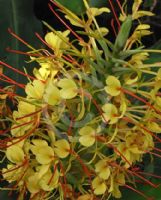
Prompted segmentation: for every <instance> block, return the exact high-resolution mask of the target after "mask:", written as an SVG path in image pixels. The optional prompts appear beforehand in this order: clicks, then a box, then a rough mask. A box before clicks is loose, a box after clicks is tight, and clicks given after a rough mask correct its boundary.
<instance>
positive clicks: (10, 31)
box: [8, 28, 35, 50]
mask: <svg viewBox="0 0 161 200" xmlns="http://www.w3.org/2000/svg"><path fill="white" fill-rule="evenodd" d="M8 32H9V33H10V34H11V35H12V36H13V37H15V38H16V39H17V40H19V41H20V42H21V43H23V44H24V45H26V46H27V47H29V48H30V49H32V50H35V49H34V48H33V47H32V46H31V45H29V44H28V43H27V42H25V41H24V40H23V39H22V38H20V37H19V36H18V35H16V34H15V33H14V32H13V31H12V30H11V29H10V28H8Z"/></svg>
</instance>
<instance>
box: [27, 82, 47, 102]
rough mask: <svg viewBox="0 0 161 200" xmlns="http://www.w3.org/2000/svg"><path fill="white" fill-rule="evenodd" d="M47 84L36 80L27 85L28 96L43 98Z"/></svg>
mask: <svg viewBox="0 0 161 200" xmlns="http://www.w3.org/2000/svg"><path fill="white" fill-rule="evenodd" d="M44 88H45V85H44V84H43V83H42V82H41V81H40V80H34V81H33V82H32V83H28V84H27V85H26V87H25V92H26V94H27V97H28V98H32V99H41V98H42V97H43V93H44Z"/></svg>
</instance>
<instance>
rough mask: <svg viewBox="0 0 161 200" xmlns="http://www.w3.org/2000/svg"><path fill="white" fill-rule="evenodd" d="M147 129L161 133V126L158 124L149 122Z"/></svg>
mask: <svg viewBox="0 0 161 200" xmlns="http://www.w3.org/2000/svg"><path fill="white" fill-rule="evenodd" d="M147 128H148V130H150V131H152V132H154V133H161V126H159V124H157V123H156V122H149V123H148V125H147Z"/></svg>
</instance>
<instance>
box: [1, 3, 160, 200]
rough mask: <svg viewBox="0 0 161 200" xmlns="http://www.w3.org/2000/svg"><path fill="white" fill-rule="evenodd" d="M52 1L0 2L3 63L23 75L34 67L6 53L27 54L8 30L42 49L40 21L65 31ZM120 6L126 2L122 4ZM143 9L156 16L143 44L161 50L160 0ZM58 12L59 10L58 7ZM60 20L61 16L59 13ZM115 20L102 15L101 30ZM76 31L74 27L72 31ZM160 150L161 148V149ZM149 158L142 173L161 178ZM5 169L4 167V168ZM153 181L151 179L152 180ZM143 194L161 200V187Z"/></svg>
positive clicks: (78, 9) (76, 7)
mask: <svg viewBox="0 0 161 200" xmlns="http://www.w3.org/2000/svg"><path fill="white" fill-rule="evenodd" d="M58 1H59V2H60V3H62V4H63V5H64V6H66V7H67V8H69V9H70V10H72V11H73V12H75V13H76V14H77V15H81V14H82V13H84V11H85V8H84V6H83V2H82V0H70V3H69V0H58ZM49 2H50V1H49V0H30V1H26V0H21V1H20V0H7V1H6V0H0V10H1V12H0V29H1V31H0V60H2V61H4V62H6V63H8V64H10V65H11V66H13V67H14V68H17V69H19V70H22V71H23V67H25V68H26V69H27V71H28V73H32V69H33V66H34V64H31V63H27V59H28V58H27V57H26V56H25V55H19V54H13V53H10V52H8V51H6V48H7V47H10V48H11V49H16V50H20V51H24V52H25V51H27V50H28V48H27V47H26V46H25V45H23V44H22V43H21V42H19V41H18V40H16V39H15V38H13V37H12V36H11V35H10V34H9V33H8V28H11V29H12V30H13V31H14V32H15V33H16V34H17V35H19V36H20V37H21V38H23V39H24V40H25V41H26V42H28V43H29V44H31V45H33V46H34V47H36V48H41V47H42V43H41V42H40V41H39V40H38V39H37V38H36V36H35V32H38V33H40V34H41V35H44V34H45V33H46V32H47V31H48V30H47V28H46V27H44V26H43V25H42V23H41V20H44V21H46V22H47V23H49V24H50V25H51V26H53V27H54V28H55V29H57V30H64V29H65V27H64V26H63V25H62V24H61V22H60V21H59V20H58V19H57V18H56V17H55V16H53V14H52V13H51V12H50V10H49V8H48V3H49ZM120 2H123V1H122V0H120ZM113 3H114V6H115V8H116V12H119V10H118V8H117V6H116V1H115V0H113ZM132 3H133V0H128V9H129V10H130V9H131V5H132ZM89 4H90V5H91V6H96V7H102V6H106V5H107V6H108V7H109V8H110V5H109V3H108V1H107V0H89ZM143 7H144V9H146V10H151V11H153V12H154V13H155V16H154V17H148V18H147V17H146V18H144V19H143V20H144V22H145V23H149V24H150V25H151V29H152V31H153V32H154V33H153V35H151V36H150V37H147V38H145V39H144V40H143V44H144V45H145V46H146V47H152V48H157V49H161V34H160V32H161V0H144V3H143ZM55 10H57V8H56V6H55ZM59 14H60V15H61V16H62V14H61V13H59ZM112 18H113V14H112V13H111V14H110V15H106V14H105V15H102V16H100V17H99V18H98V19H97V20H98V23H99V24H100V26H106V27H108V28H109V27H110V23H111V19H112ZM73 28H74V27H73ZM110 30H111V33H110V35H109V37H110V38H111V40H113V39H114V37H113V36H114V34H113V32H112V29H110ZM154 61H155V62H156V61H157V62H160V61H161V56H160V54H151V55H150V62H154ZM3 71H4V73H5V74H6V75H7V76H8V77H10V78H12V79H13V80H16V81H17V82H19V83H25V82H26V81H27V80H26V79H25V78H24V77H23V76H21V75H19V74H18V73H15V72H13V71H12V70H10V69H8V68H6V67H3ZM4 85H6V84H5V83H4V82H2V81H0V87H3V86H4ZM17 92H18V93H21V94H22V91H21V90H19V89H17ZM160 148H161V147H160ZM148 159H149V158H145V161H144V163H143V166H142V167H143V170H144V171H147V172H150V173H156V174H158V175H161V159H155V160H154V164H152V163H150V162H148V163H146V161H147V160H148ZM1 167H2V166H1ZM149 179H151V177H149ZM154 181H155V182H157V183H159V184H161V180H154ZM140 188H141V190H143V191H144V192H145V193H146V195H148V196H154V197H155V199H156V200H161V187H159V188H157V189H154V188H150V187H149V186H146V185H145V186H144V185H140ZM129 196H130V199H131V200H133V199H137V200H142V199H143V198H142V197H140V196H138V195H137V194H135V193H134V192H132V191H129V190H128V191H127V190H126V191H124V197H123V198H122V200H128V199H129ZM0 199H6V200H11V199H12V200H14V199H16V197H14V196H8V192H7V191H1V192H0Z"/></svg>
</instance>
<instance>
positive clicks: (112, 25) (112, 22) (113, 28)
mask: <svg viewBox="0 0 161 200" xmlns="http://www.w3.org/2000/svg"><path fill="white" fill-rule="evenodd" d="M111 27H112V30H113V32H114V34H115V37H116V36H117V33H116V28H115V25H114V19H112V20H111Z"/></svg>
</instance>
